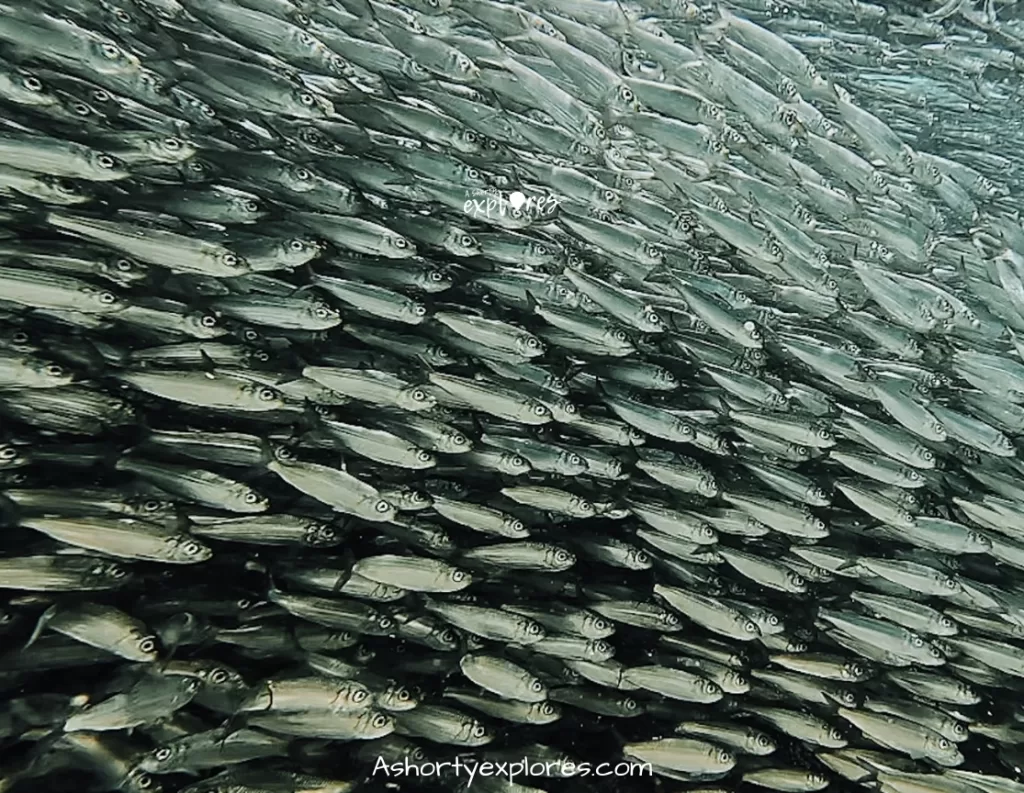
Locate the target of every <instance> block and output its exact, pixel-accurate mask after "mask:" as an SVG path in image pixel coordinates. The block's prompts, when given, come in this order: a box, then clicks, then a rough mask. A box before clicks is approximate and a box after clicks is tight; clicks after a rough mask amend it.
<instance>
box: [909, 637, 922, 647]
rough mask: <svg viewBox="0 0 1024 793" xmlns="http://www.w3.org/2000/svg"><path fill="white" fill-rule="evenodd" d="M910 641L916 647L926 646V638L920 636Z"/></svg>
mask: <svg viewBox="0 0 1024 793" xmlns="http://www.w3.org/2000/svg"><path fill="white" fill-rule="evenodd" d="M910 643H911V644H912V645H913V646H914V647H924V640H923V639H922V638H921V637H920V636H915V637H914V638H913V639H911V640H910Z"/></svg>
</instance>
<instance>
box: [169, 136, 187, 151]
mask: <svg viewBox="0 0 1024 793" xmlns="http://www.w3.org/2000/svg"><path fill="white" fill-rule="evenodd" d="M184 145H185V144H183V143H182V142H181V140H180V139H179V138H164V146H165V147H166V148H168V149H170V150H171V151H178V150H179V149H180V148H181V147H182V146H184Z"/></svg>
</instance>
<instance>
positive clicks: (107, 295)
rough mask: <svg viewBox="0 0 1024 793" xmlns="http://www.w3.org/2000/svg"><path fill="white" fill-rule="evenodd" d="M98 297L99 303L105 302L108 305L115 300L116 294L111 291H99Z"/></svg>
mask: <svg viewBox="0 0 1024 793" xmlns="http://www.w3.org/2000/svg"><path fill="white" fill-rule="evenodd" d="M99 299H100V302H101V303H105V304H106V305H108V306H112V305H113V304H114V303H116V302H117V295H115V294H114V293H113V292H100V295H99Z"/></svg>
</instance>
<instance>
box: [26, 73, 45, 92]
mask: <svg viewBox="0 0 1024 793" xmlns="http://www.w3.org/2000/svg"><path fill="white" fill-rule="evenodd" d="M21 84H22V85H24V86H25V87H26V88H27V89H28V90H29V91H42V90H43V81H42V80H40V79H39V78H38V77H36V76H35V75H32V74H30V75H27V76H26V77H25V79H23V80H22V81H21Z"/></svg>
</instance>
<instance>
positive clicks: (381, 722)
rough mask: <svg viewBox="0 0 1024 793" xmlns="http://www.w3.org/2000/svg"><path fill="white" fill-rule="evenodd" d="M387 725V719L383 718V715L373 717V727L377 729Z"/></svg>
mask: <svg viewBox="0 0 1024 793" xmlns="http://www.w3.org/2000/svg"><path fill="white" fill-rule="evenodd" d="M387 723H388V717H387V716H385V715H384V714H383V713H378V714H377V715H376V716H374V717H373V726H374V727H377V728H378V729H380V728H381V727H384V726H385V725H386V724H387Z"/></svg>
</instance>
